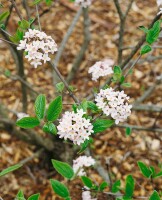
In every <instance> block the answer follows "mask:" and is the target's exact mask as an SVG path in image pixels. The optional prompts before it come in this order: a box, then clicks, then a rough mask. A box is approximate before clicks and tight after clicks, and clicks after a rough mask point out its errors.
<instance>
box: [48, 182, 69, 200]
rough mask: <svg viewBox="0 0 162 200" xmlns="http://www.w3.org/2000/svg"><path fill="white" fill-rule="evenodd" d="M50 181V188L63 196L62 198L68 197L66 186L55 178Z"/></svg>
mask: <svg viewBox="0 0 162 200" xmlns="http://www.w3.org/2000/svg"><path fill="white" fill-rule="evenodd" d="M50 182H51V186H52V189H53V191H54V192H55V193H56V194H57V195H59V196H60V197H63V198H68V197H69V190H68V189H67V187H66V186H65V185H64V184H62V183H60V182H59V181H57V180H52V179H51V180H50Z"/></svg>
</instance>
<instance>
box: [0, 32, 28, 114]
mask: <svg viewBox="0 0 162 200" xmlns="http://www.w3.org/2000/svg"><path fill="white" fill-rule="evenodd" d="M0 30H1V34H2V35H3V37H4V38H5V40H7V41H10V39H9V37H8V35H10V34H8V33H7V32H6V31H4V30H3V29H0ZM9 47H10V50H11V53H12V55H13V58H14V60H15V64H16V67H17V73H18V75H19V76H20V77H21V78H22V79H24V80H26V77H25V73H24V61H23V52H22V51H18V50H17V49H16V47H15V45H13V44H11V43H9ZM21 90H22V103H23V112H25V113H26V111H27V90H26V85H24V83H22V82H21Z"/></svg>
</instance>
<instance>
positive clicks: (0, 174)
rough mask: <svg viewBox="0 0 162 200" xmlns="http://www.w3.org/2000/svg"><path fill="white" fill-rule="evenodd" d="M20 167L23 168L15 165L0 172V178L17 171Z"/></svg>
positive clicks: (20, 165)
mask: <svg viewBox="0 0 162 200" xmlns="http://www.w3.org/2000/svg"><path fill="white" fill-rule="evenodd" d="M22 166H23V165H22V164H16V165H13V166H10V167H8V168H7V169H4V170H2V171H1V172H0V177H1V176H4V175H6V174H8V173H10V172H12V171H15V170H17V169H19V168H20V167H22Z"/></svg>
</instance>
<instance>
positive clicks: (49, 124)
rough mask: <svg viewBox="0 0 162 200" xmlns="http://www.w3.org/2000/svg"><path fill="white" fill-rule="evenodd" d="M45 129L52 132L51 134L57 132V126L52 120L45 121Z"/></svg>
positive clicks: (46, 131)
mask: <svg viewBox="0 0 162 200" xmlns="http://www.w3.org/2000/svg"><path fill="white" fill-rule="evenodd" d="M43 131H44V132H45V133H51V134H56V133H57V129H56V126H55V125H54V124H53V123H52V122H47V123H45V124H44V126H43Z"/></svg>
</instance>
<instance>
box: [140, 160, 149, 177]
mask: <svg viewBox="0 0 162 200" xmlns="http://www.w3.org/2000/svg"><path fill="white" fill-rule="evenodd" d="M137 164H138V167H139V168H140V171H141V172H142V174H143V175H144V176H145V177H146V178H150V176H151V174H152V172H151V170H150V169H149V168H148V167H147V166H146V165H145V164H144V163H143V162H140V161H139V162H137Z"/></svg>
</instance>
